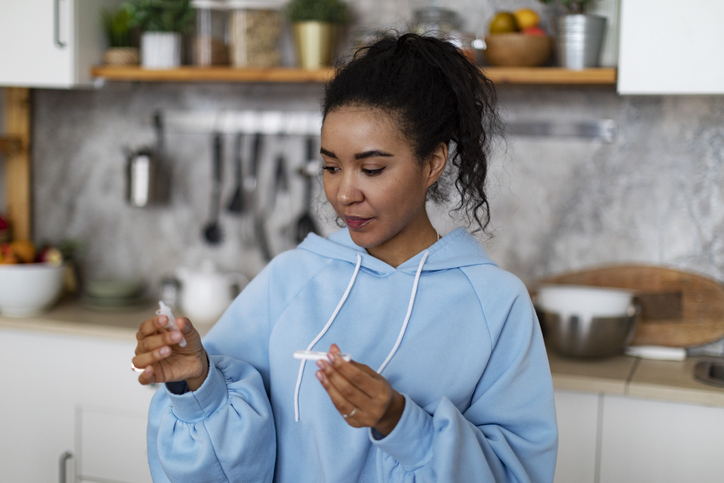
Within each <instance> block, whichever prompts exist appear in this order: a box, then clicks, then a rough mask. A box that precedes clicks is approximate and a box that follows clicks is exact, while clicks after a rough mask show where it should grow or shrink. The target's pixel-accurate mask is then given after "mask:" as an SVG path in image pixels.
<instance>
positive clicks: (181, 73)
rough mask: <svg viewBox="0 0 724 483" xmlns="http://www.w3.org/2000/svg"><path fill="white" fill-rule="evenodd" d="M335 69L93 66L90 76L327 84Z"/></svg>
mask: <svg viewBox="0 0 724 483" xmlns="http://www.w3.org/2000/svg"><path fill="white" fill-rule="evenodd" d="M333 73H334V70H332V69H320V70H305V69H282V68H275V69H237V68H233V67H179V68H176V69H168V70H156V69H143V68H141V67H138V66H132V67H107V66H102V67H94V68H93V69H92V70H91V75H92V76H93V77H100V78H103V79H106V80H113V81H139V82H290V83H304V82H316V83H321V82H326V81H327V80H329V79H330V78H331V77H332V74H333Z"/></svg>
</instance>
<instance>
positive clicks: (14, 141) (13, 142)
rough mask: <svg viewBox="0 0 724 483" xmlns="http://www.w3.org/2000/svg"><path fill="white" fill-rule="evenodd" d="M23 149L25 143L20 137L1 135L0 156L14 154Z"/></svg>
mask: <svg viewBox="0 0 724 483" xmlns="http://www.w3.org/2000/svg"><path fill="white" fill-rule="evenodd" d="M22 147H23V142H22V139H21V138H20V137H19V136H13V135H10V134H0V154H14V153H16V152H18V151H20V150H21V149H22Z"/></svg>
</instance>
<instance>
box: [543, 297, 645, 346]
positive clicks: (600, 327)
mask: <svg viewBox="0 0 724 483" xmlns="http://www.w3.org/2000/svg"><path fill="white" fill-rule="evenodd" d="M637 312H638V311H637V310H636V309H635V308H633V307H632V308H631V309H630V310H629V311H628V313H627V314H625V315H621V316H618V317H592V318H584V317H581V316H578V315H569V316H565V317H562V316H561V315H560V314H558V313H555V312H544V311H539V312H538V314H539V316H540V318H541V324H542V326H543V333H544V334H545V339H546V345H547V346H548V347H549V348H551V349H553V350H554V351H556V352H558V353H559V354H561V355H564V356H570V357H607V356H613V355H616V354H621V353H622V352H623V350H624V348H625V347H626V346H627V345H628V344H629V343H630V342H631V339H633V336H634V333H635V332H636V319H637V317H636V316H637Z"/></svg>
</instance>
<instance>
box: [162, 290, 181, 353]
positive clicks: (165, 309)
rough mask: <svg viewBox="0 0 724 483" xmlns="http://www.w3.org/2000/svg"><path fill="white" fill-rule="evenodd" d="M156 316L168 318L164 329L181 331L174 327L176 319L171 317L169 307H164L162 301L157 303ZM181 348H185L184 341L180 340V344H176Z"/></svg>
mask: <svg viewBox="0 0 724 483" xmlns="http://www.w3.org/2000/svg"><path fill="white" fill-rule="evenodd" d="M156 315H165V316H166V317H167V318H168V323H167V324H166V328H167V329H168V330H178V331H179V332H180V331H181V329H179V328H178V326H177V325H176V317H174V316H173V312H171V307H169V306H168V305H166V304H165V303H164V302H163V300H161V301H159V302H158V310H157V311H156ZM178 345H179V346H181V347H186V339H185V338H182V339H181V342H179V343H178Z"/></svg>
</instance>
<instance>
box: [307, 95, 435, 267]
mask: <svg viewBox="0 0 724 483" xmlns="http://www.w3.org/2000/svg"><path fill="white" fill-rule="evenodd" d="M438 151H444V153H443V152H440V153H438V152H437V151H436V153H437V154H435V155H433V156H431V159H429V160H427V161H425V162H424V163H420V162H419V161H418V160H417V159H416V158H415V156H414V154H413V151H412V147H411V146H410V144H409V143H408V141H407V140H406V139H405V138H404V136H403V135H402V133H401V132H400V131H399V129H398V128H397V127H396V124H395V121H394V119H393V117H392V116H390V115H388V114H387V113H386V112H385V111H383V110H380V109H375V108H365V107H344V108H339V109H336V110H334V111H331V112H329V113H328V114H327V116H326V118H325V120H324V124H323V126H322V149H321V154H322V157H323V159H324V169H325V171H324V192H325V194H326V196H327V199H328V200H329V202H330V203H331V205H332V207H333V208H334V211H335V212H336V213H337V215H338V216H339V217H340V218H341V219H342V221H343V222H344V223H345V224H346V225H347V227H349V232H350V235H351V237H352V240H353V241H354V243H355V244H356V245H358V246H360V247H363V248H367V249H368V251H369V252H370V253H371V254H373V255H375V253H373V250H369V249H371V248H374V249H376V250H377V251H379V250H383V249H385V248H390V249H392V248H395V249H396V250H397V251H399V249H400V248H401V247H404V246H410V247H414V246H415V245H417V243H410V242H411V241H412V242H414V240H415V237H417V236H418V235H420V233H421V232H424V230H428V231H429V230H430V229H431V228H432V225H430V222H429V219H428V218H427V213H426V211H425V198H426V194H427V189H428V188H429V187H430V186H431V185H432V184H433V183H434V182H435V181H437V179H438V178H439V177H440V174H441V173H442V170H443V169H444V167H445V159H446V158H447V149H446V147H445V145H444V144H442V145H441V148H439V149H438ZM433 233H434V230H433ZM415 253H417V251H414V252H413V253H412V254H411V255H414V254H415ZM375 256H376V255H375ZM378 258H380V257H378Z"/></svg>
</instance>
